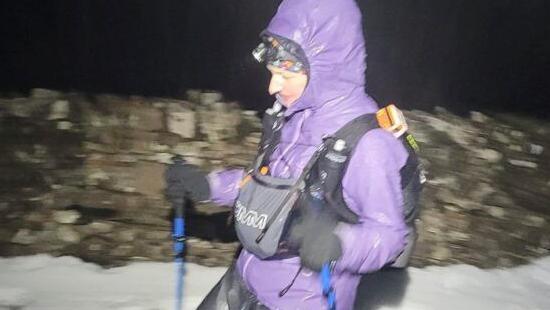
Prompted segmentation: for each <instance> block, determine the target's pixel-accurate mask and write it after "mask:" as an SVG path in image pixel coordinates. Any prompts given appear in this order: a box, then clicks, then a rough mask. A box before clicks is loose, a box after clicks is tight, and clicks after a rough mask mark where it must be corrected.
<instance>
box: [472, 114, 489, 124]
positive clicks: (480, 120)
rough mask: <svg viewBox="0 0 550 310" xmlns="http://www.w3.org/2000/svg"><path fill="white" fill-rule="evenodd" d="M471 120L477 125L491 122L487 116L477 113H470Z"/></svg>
mask: <svg viewBox="0 0 550 310" xmlns="http://www.w3.org/2000/svg"><path fill="white" fill-rule="evenodd" d="M470 119H471V120H472V121H473V122H476V123H482V124H483V123H486V122H487V121H488V120H489V117H487V116H486V115H485V114H483V113H481V112H477V111H470Z"/></svg>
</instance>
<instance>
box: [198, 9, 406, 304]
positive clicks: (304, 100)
mask: <svg viewBox="0 0 550 310" xmlns="http://www.w3.org/2000/svg"><path fill="white" fill-rule="evenodd" d="M267 31H268V32H270V33H272V34H276V35H279V36H282V37H285V38H288V39H291V40H293V41H294V42H296V43H298V44H299V45H300V46H301V47H302V49H303V50H304V51H305V53H306V56H307V59H308V61H309V65H310V72H309V82H308V85H307V87H306V89H305V91H304V93H303V95H302V96H301V97H300V98H299V99H298V101H296V102H295V103H294V104H293V105H292V106H291V107H290V108H288V109H287V110H286V111H285V115H286V116H287V122H286V124H285V126H284V128H283V130H282V137H281V141H280V144H279V146H278V148H277V149H276V150H275V152H274V153H273V155H272V156H271V158H270V164H269V167H270V171H271V173H272V175H273V176H275V177H282V178H297V177H298V175H299V174H300V172H301V171H302V169H303V167H304V165H305V164H306V163H307V161H308V160H309V158H310V157H311V155H312V154H313V152H314V151H315V148H316V147H317V146H318V145H319V144H321V141H322V140H321V139H322V137H323V135H325V134H332V133H334V132H336V131H337V130H338V129H339V128H340V127H342V126H343V125H344V124H346V123H347V122H348V121H350V120H352V119H354V118H355V117H357V116H359V115H362V114H365V113H374V112H376V111H377V109H378V107H377V104H376V103H375V102H374V100H373V99H372V98H371V97H369V96H368V95H367V94H366V93H365V91H364V88H365V69H366V62H365V59H366V52H365V42H364V37H363V31H362V24H361V13H360V11H359V8H358V7H357V4H356V3H355V1H354V0H337V1H336V0H284V1H283V2H282V3H281V5H280V6H279V9H278V11H277V13H276V15H275V16H274V17H273V19H272V20H271V22H270V24H269V26H268V28H267ZM406 159H407V151H406V150H405V148H404V147H403V145H402V144H401V142H399V141H398V140H397V139H395V138H394V137H393V136H392V135H391V134H390V133H388V132H386V131H384V130H382V129H375V130H372V131H370V132H368V133H367V134H366V135H365V136H364V137H363V138H362V139H361V140H360V142H359V143H358V145H357V147H356V149H355V152H354V154H353V156H352V158H351V160H350V163H349V166H348V168H347V171H346V174H345V176H344V178H343V180H342V182H343V192H344V199H345V201H346V203H347V205H348V207H349V208H350V209H351V210H353V211H354V212H355V213H356V214H358V215H359V218H360V223H359V224H355V225H351V224H344V223H340V224H339V225H338V227H337V229H336V234H337V235H338V237H339V238H340V240H341V242H342V249H343V254H342V257H341V258H340V259H339V260H338V261H337V262H336V267H335V271H334V274H333V277H332V284H333V287H334V290H335V292H336V303H337V308H338V309H351V308H352V307H353V303H354V300H355V295H356V288H357V285H358V284H359V280H360V274H361V273H367V272H372V271H376V270H378V269H380V268H381V267H383V266H384V265H386V264H387V263H389V262H391V261H392V260H393V259H395V258H396V256H397V255H398V254H399V253H400V252H401V251H402V249H403V247H404V245H405V236H406V234H407V229H406V226H405V223H404V220H403V215H402V205H403V195H402V190H401V183H400V182H401V179H400V174H399V170H400V169H401V168H402V167H403V166H404V165H405V162H406ZM243 173H244V171H243V170H240V169H231V170H222V171H217V172H213V173H211V174H210V175H209V183H210V187H211V200H212V201H214V202H215V203H217V204H220V205H233V203H234V201H235V199H236V197H237V195H238V188H237V184H238V183H239V181H240V180H241V178H242V177H243ZM299 267H300V259H299V258H298V257H294V258H289V259H283V260H261V259H259V258H258V257H256V256H254V255H253V254H251V253H249V252H247V251H246V250H243V251H242V253H241V254H240V256H239V258H238V260H237V269H238V271H239V273H240V275H241V276H242V278H243V279H244V281H245V283H246V285H247V287H248V289H249V290H250V291H251V292H252V293H254V294H255V295H256V296H257V298H258V299H259V300H260V302H262V303H263V304H265V305H266V306H268V307H269V308H270V309H284V310H287V309H326V308H327V302H326V299H325V297H324V296H323V295H322V292H321V284H320V279H319V275H318V274H317V273H315V272H312V271H309V270H306V269H303V270H302V271H301V272H300V274H299V275H298V277H297V279H296V282H295V283H294V285H293V286H292V288H291V289H290V290H289V291H288V292H287V293H286V294H285V295H284V296H283V297H279V295H278V293H279V291H281V290H282V289H283V288H284V287H286V286H287V285H288V284H289V283H290V282H291V281H292V278H293V277H294V276H295V275H296V273H297V271H298V269H299Z"/></svg>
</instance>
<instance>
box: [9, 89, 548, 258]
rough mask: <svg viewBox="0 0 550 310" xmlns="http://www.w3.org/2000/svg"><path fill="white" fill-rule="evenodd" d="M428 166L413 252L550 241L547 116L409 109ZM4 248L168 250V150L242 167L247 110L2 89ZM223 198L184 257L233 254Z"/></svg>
mask: <svg viewBox="0 0 550 310" xmlns="http://www.w3.org/2000/svg"><path fill="white" fill-rule="evenodd" d="M406 115H407V117H408V119H409V123H410V126H411V128H412V130H411V131H412V132H413V133H414V135H415V137H416V138H417V140H418V142H419V144H420V146H421V149H422V151H421V158H422V162H423V165H424V166H425V168H426V170H427V172H428V174H427V176H428V181H427V183H426V186H425V192H424V195H423V198H422V203H423V210H422V216H421V219H420V221H419V223H418V226H419V232H420V238H419V242H418V246H417V249H416V252H415V255H414V257H413V265H415V266H425V265H432V264H437V265H444V264H452V263H461V262H464V263H469V264H474V265H477V266H480V267H496V266H511V265H516V264H520V263H525V262H527V261H529V259H531V258H533V257H539V256H544V255H547V254H548V251H549V250H550V237H549V236H550V224H549V223H550V205H549V202H550V176H549V175H550V174H549V173H548V172H549V171H550V167H549V165H550V164H549V163H550V161H549V159H550V158H549V157H550V155H549V153H548V150H549V148H550V142H549V139H548V138H547V137H548V135H549V134H550V125H549V124H548V123H545V122H541V121H535V120H532V119H526V118H520V117H517V116H511V115H498V116H494V117H489V116H486V115H483V114H481V113H478V112H472V114H471V117H470V118H469V119H465V118H460V117H457V116H455V115H452V114H450V113H448V112H446V111H444V110H441V109H439V110H437V111H436V112H435V113H433V114H431V113H426V112H421V111H410V112H407V113H406ZM0 138H1V140H2V143H1V145H0V148H1V152H2V156H1V157H0V169H1V171H2V173H1V174H0V255H2V256H12V255H25V254H32V253H44V252H45V253H52V254H54V255H75V256H79V257H82V258H84V259H86V260H89V261H94V262H98V263H101V264H104V265H118V264H124V263H125V262H127V261H129V260H159V261H168V260H171V257H172V242H171V237H170V230H171V227H170V216H171V214H170V212H171V208H170V205H169V203H168V202H167V201H166V200H165V199H164V197H163V193H162V191H163V179H162V174H163V172H164V169H165V167H166V164H167V163H169V162H170V159H171V157H172V156H173V155H175V154H180V155H183V156H185V158H186V159H187V160H188V161H189V162H191V163H194V164H197V165H199V166H201V167H202V168H203V169H204V170H205V171H210V170H212V169H217V168H221V167H227V166H236V167H245V166H247V165H248V164H249V163H250V161H251V159H252V158H253V157H254V155H255V152H256V148H257V144H258V142H259V140H260V120H259V119H258V117H257V116H256V112H254V111H243V110H241V109H240V108H239V107H238V105H237V104H235V103H228V102H224V100H223V97H222V95H221V94H219V93H217V92H213V91H210V92H209V91H196V90H190V91H189V92H188V100H187V101H182V100H175V99H166V98H142V97H119V96H112V95H95V96H89V95H83V94H79V93H60V92H56V91H51V90H45V89H35V90H33V92H32V94H31V95H30V96H29V97H25V98H10V99H8V98H4V99H0ZM229 214H230V212H229V209H227V208H220V207H215V206H212V205H208V204H206V205H199V206H195V207H194V208H193V209H191V210H189V214H188V221H187V223H188V226H189V227H188V231H189V234H190V235H191V237H189V239H188V241H187V245H188V252H187V259H188V260H189V261H193V262H198V263H201V264H205V265H209V266H214V265H228V264H229V263H230V262H231V261H232V259H233V258H234V255H235V253H236V252H237V251H238V247H239V245H238V243H237V242H236V237H235V235H234V232H233V230H232V226H231V222H230V220H228V218H229Z"/></svg>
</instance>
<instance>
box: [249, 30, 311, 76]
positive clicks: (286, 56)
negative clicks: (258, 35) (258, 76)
mask: <svg viewBox="0 0 550 310" xmlns="http://www.w3.org/2000/svg"><path fill="white" fill-rule="evenodd" d="M262 41H263V42H262V43H260V44H259V45H258V46H257V47H256V48H255V49H254V50H253V51H252V56H254V59H256V61H258V62H259V63H265V64H267V65H272V66H275V67H277V68H281V69H284V70H287V71H291V72H307V68H306V66H305V64H304V61H301V60H300V58H304V59H305V57H304V56H303V55H299V53H302V54H303V52H302V51H301V48H300V47H299V46H298V45H297V44H296V43H294V42H292V41H290V40H285V39H283V38H275V37H273V36H269V35H263V36H262Z"/></svg>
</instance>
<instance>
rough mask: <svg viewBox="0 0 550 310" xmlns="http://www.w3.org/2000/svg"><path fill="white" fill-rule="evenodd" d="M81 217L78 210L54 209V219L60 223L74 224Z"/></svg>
mask: <svg viewBox="0 0 550 310" xmlns="http://www.w3.org/2000/svg"><path fill="white" fill-rule="evenodd" d="M79 218H80V213H79V212H78V211H76V210H66V211H54V213H53V220H54V221H56V222H57V223H59V224H74V223H76V221H77V220H78V219H79Z"/></svg>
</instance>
